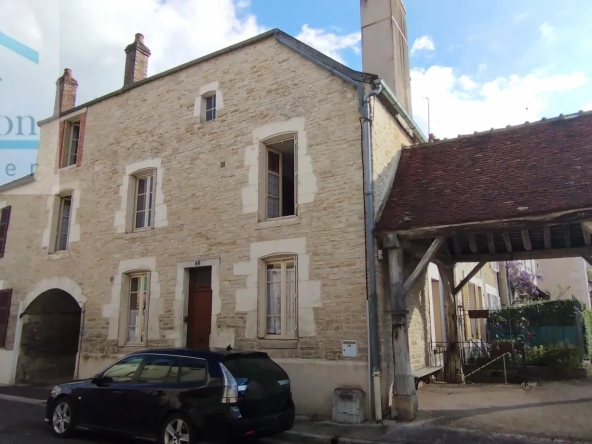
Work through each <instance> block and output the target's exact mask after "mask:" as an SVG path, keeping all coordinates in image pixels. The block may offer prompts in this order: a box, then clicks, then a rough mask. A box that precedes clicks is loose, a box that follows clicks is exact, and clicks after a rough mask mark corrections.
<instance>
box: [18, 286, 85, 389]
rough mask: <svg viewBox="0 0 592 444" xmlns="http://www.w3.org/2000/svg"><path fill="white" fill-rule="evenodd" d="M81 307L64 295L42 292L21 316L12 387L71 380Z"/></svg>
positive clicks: (70, 297)
mask: <svg viewBox="0 0 592 444" xmlns="http://www.w3.org/2000/svg"><path fill="white" fill-rule="evenodd" d="M80 313H81V307H80V305H79V304H78V302H77V301H76V299H74V297H72V296H71V295H70V294H69V293H68V292H66V291H64V290H60V289H51V290H46V291H44V292H43V293H41V294H40V295H39V296H38V297H36V298H35V299H34V300H33V301H32V302H31V303H30V304H29V306H28V307H27V308H26V310H25V311H24V312H23V314H22V333H21V341H20V350H19V358H18V364H17V369H16V383H26V384H50V383H56V382H64V381H68V380H71V379H72V378H73V377H74V372H75V369H76V357H77V355H78V348H79V340H80Z"/></svg>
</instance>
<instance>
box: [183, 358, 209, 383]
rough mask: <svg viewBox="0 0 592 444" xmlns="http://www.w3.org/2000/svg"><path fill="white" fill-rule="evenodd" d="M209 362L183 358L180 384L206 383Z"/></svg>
mask: <svg viewBox="0 0 592 444" xmlns="http://www.w3.org/2000/svg"><path fill="white" fill-rule="evenodd" d="M207 380H208V362H207V361H206V360H205V359H199V358H183V364H182V366H181V373H180V375H179V382H206V381H207Z"/></svg>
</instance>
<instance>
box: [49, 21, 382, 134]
mask: <svg viewBox="0 0 592 444" xmlns="http://www.w3.org/2000/svg"><path fill="white" fill-rule="evenodd" d="M271 37H273V38H275V39H276V40H277V41H278V42H279V43H281V44H282V45H284V46H286V47H288V48H290V49H291V50H293V51H294V52H296V53H298V54H300V55H302V56H304V57H305V58H307V59H309V60H310V61H312V62H314V63H316V64H317V65H319V66H321V67H322V68H324V69H326V70H328V71H329V72H331V73H332V74H334V75H336V76H338V77H340V78H341V79H342V80H345V81H348V82H350V83H352V84H355V83H360V82H365V83H371V82H372V81H374V80H376V79H378V76H377V75H376V74H370V73H365V72H361V71H356V70H353V69H351V68H348V67H347V66H345V65H344V64H342V63H340V62H338V61H337V60H334V59H332V58H331V57H328V56H326V55H325V54H323V53H322V52H320V51H318V50H316V49H314V48H313V47H311V46H309V45H307V44H305V43H303V42H301V41H300V40H298V39H296V38H295V37H292V36H291V35H289V34H287V33H285V32H284V31H282V30H280V29H277V28H275V29H271V30H269V31H266V32H264V33H261V34H258V35H256V36H254V37H251V38H250V39H247V40H243V41H241V42H238V43H236V44H234V45H231V46H227V47H226V48H222V49H220V50H218V51H215V52H212V53H210V54H206V55H205V56H203V57H199V58H197V59H194V60H191V61H189V62H187V63H184V64H182V65H178V66H175V67H173V68H171V69H169V70H167V71H163V72H160V73H158V74H154V75H152V76H150V77H146V78H145V79H142V80H139V81H137V82H134V83H132V84H130V85H126V86H124V87H122V88H120V89H117V90H115V91H113V92H110V93H108V94H105V95H104V96H101V97H97V98H96V99H93V100H91V101H89V102H86V103H83V104H81V105H77V106H76V107H74V108H71V109H69V110H67V111H64V112H62V113H60V116H65V115H68V114H72V113H74V112H76V111H78V110H81V109H83V108H85V107H88V106H91V105H94V104H95V103H99V102H102V101H104V100H107V99H110V98H111V97H115V96H118V95H120V94H124V93H126V92H127V91H129V90H130V89H134V88H138V87H141V86H143V85H146V84H147V83H150V82H153V81H154V80H158V79H161V78H163V77H167V76H169V75H172V74H175V73H177V72H179V71H183V70H185V69H187V68H191V67H192V66H195V65H199V64H200V63H203V62H206V61H208V60H211V59H214V58H216V57H220V56H222V55H224V54H228V53H230V52H233V51H236V50H238V49H241V48H244V47H246V46H250V45H253V44H255V43H258V42H260V41H262V40H266V39H268V38H271ZM60 116H56V115H54V116H51V117H48V118H47V119H44V120H40V121H39V122H38V125H43V124H44V123H47V122H51V121H52V120H55V119H57V118H59V117H60Z"/></svg>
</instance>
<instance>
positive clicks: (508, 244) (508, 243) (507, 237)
mask: <svg viewBox="0 0 592 444" xmlns="http://www.w3.org/2000/svg"><path fill="white" fill-rule="evenodd" d="M503 236H504V242H505V244H506V250H508V253H511V252H512V241H511V240H510V235H509V234H508V233H504V234H503Z"/></svg>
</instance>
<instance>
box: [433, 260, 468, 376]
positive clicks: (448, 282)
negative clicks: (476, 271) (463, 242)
mask: <svg viewBox="0 0 592 444" xmlns="http://www.w3.org/2000/svg"><path fill="white" fill-rule="evenodd" d="M438 271H439V272H440V279H441V280H442V286H443V289H444V313H445V318H446V339H447V344H448V346H447V349H446V355H445V361H444V377H445V378H446V382H453V383H459V382H462V380H463V370H462V362H461V359H460V348H459V346H458V322H457V303H456V294H455V293H454V288H453V287H454V265H438Z"/></svg>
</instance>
